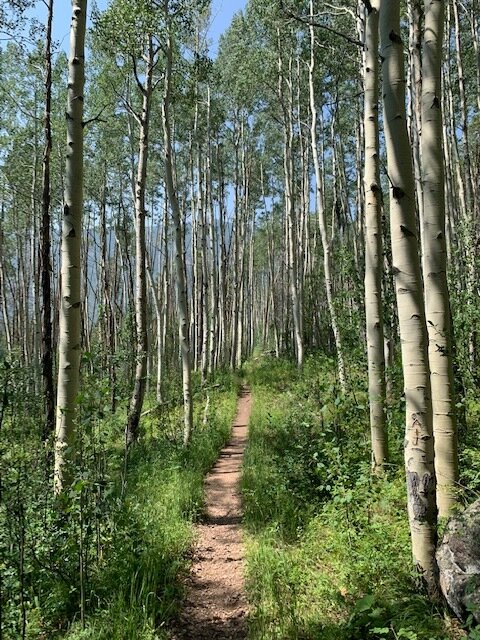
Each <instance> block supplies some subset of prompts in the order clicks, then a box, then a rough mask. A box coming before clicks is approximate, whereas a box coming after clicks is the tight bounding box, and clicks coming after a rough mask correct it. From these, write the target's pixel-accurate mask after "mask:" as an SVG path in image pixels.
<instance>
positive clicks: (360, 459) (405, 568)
mask: <svg viewBox="0 0 480 640" xmlns="http://www.w3.org/2000/svg"><path fill="white" fill-rule="evenodd" d="M353 368H354V363H353V362H352V371H350V372H349V373H350V375H351V376H354V374H353ZM248 371H249V377H250V379H251V380H252V381H253V391H254V398H255V402H254V405H253V414H252V420H251V426H250V441H249V445H248V448H247V453H246V459H245V468H244V479H243V494H244V502H245V523H246V526H247V530H248V532H249V537H248V558H247V585H248V591H249V598H250V602H251V606H252V614H251V620H250V622H251V638H252V639H254V640H255V639H257V638H258V639H259V640H260V639H262V640H273V639H278V640H280V639H282V640H286V639H290V638H291V639H300V638H301V639H304V640H306V639H312V640H314V639H315V640H317V639H319V638H322V639H324V640H341V639H344V640H365V639H367V638H375V639H378V640H380V639H381V638H388V639H389V640H395V639H396V638H410V639H412V640H447V639H449V638H454V637H456V636H455V632H454V631H453V630H452V629H451V628H450V623H449V620H448V618H447V617H444V616H443V614H442V613H441V612H440V611H439V610H437V608H436V607H435V605H433V604H432V603H431V602H429V600H428V599H427V598H426V597H424V596H422V595H418V594H417V592H416V587H415V582H414V575H413V571H412V563H411V554H410V539H409V531H408V522H407V518H406V514H405V503H406V497H405V481H404V473H403V465H401V464H400V465H398V467H397V470H395V466H392V470H391V471H390V472H389V473H388V474H387V475H386V476H385V477H383V478H376V479H374V478H372V476H371V473H370V457H369V456H370V454H369V438H368V406H367V403H366V395H365V392H363V391H357V392H356V393H355V394H354V393H351V394H349V395H348V396H346V397H342V396H340V395H339V393H338V389H337V387H336V385H335V367H334V363H333V362H332V361H331V360H329V359H327V358H325V356H322V357H315V358H310V359H308V360H307V362H306V365H305V371H304V372H303V376H301V375H299V374H298V373H297V372H296V370H295V369H294V367H293V365H290V364H289V363H286V362H283V361H281V362H277V363H274V362H272V361H267V362H256V363H253V364H250V365H249V368H248ZM354 379H355V378H354ZM350 380H352V377H350ZM361 380H362V375H361V374H359V380H358V381H357V380H355V383H354V384H353V385H352V386H353V388H356V389H362V386H363V384H362V383H361ZM273 381H275V383H274V384H272V383H273ZM272 387H274V388H272ZM392 415H393V416H394V417H395V419H398V420H400V424H399V425H397V427H396V429H397V430H398V431H401V430H402V422H403V417H402V415H401V413H400V411H398V412H397V411H394V412H393V413H392ZM394 442H395V447H399V448H400V447H401V441H400V438H399V439H398V440H397V439H395V440H394ZM396 457H397V459H398V460H400V451H397V452H396Z"/></svg>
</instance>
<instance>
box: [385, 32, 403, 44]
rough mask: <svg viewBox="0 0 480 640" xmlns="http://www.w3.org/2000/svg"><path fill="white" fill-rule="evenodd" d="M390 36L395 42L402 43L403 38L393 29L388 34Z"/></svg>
mask: <svg viewBox="0 0 480 640" xmlns="http://www.w3.org/2000/svg"><path fill="white" fill-rule="evenodd" d="M388 37H389V39H390V40H391V41H392V42H394V43H395V44H402V38H401V37H400V36H399V35H398V33H396V32H395V31H394V30H393V29H392V30H391V31H390V33H389V34H388Z"/></svg>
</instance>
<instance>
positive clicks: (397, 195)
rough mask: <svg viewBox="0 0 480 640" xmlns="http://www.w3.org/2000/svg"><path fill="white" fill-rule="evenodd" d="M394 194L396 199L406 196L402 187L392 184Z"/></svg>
mask: <svg viewBox="0 0 480 640" xmlns="http://www.w3.org/2000/svg"><path fill="white" fill-rule="evenodd" d="M392 195H393V197H394V198H395V200H401V199H402V198H403V197H404V196H405V191H404V190H403V189H402V188H401V187H395V186H392Z"/></svg>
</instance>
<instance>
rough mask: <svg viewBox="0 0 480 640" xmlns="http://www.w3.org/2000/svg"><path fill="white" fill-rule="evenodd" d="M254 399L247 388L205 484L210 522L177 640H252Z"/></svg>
mask: <svg viewBox="0 0 480 640" xmlns="http://www.w3.org/2000/svg"><path fill="white" fill-rule="evenodd" d="M251 404H252V396H251V393H250V390H249V389H248V388H246V387H244V388H242V392H241V394H240V397H239V399H238V404H237V414H236V417H235V420H234V422H233V427H232V436H231V439H230V441H229V443H228V444H227V445H226V447H225V448H224V449H222V451H221V453H220V457H219V459H218V460H217V462H216V464H215V466H214V467H213V469H212V471H211V472H210V473H209V474H208V476H207V478H206V480H205V517H204V519H203V522H202V523H201V524H199V525H198V526H197V528H196V529H197V531H196V534H197V535H196V538H197V542H196V545H195V550H194V555H193V562H192V567H191V570H190V575H189V576H188V578H187V584H186V598H185V602H184V606H183V609H182V612H181V614H180V618H179V621H178V623H177V627H176V629H175V633H174V636H173V640H220V639H222V640H243V639H245V638H246V637H247V621H246V615H247V601H246V596H245V589H244V575H243V569H244V567H243V561H244V548H243V542H242V530H241V520H242V504H241V497H240V487H239V484H240V476H241V467H242V462H243V454H244V451H245V446H246V443H247V432H248V422H249V419H250V411H251Z"/></svg>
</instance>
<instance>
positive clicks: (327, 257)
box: [308, 0, 346, 393]
mask: <svg viewBox="0 0 480 640" xmlns="http://www.w3.org/2000/svg"><path fill="white" fill-rule="evenodd" d="M310 17H311V18H312V19H313V0H310ZM309 31H310V62H309V66H308V72H309V73H308V87H309V96H310V136H311V145H312V158H313V166H314V170H315V183H316V184H315V196H316V199H315V201H316V205H317V215H318V225H319V228H320V237H321V240H322V248H323V270H324V277H325V291H326V294H327V305H328V312H329V315H330V324H331V326H332V331H333V335H334V338H335V346H336V349H337V369H338V379H339V381H340V387H341V389H342V392H343V393H345V390H346V376H345V360H344V355H343V347H342V340H341V336H340V329H339V327H338V319H337V312H336V310H335V306H334V303H333V292H332V266H331V241H330V240H329V238H328V229H327V219H326V213H325V202H324V193H323V176H322V171H321V167H320V158H319V153H318V148H317V120H318V117H317V106H316V103H315V83H314V77H315V29H314V26H313V25H312V24H311V25H310V27H309Z"/></svg>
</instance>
